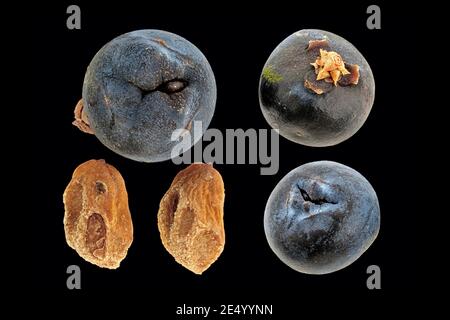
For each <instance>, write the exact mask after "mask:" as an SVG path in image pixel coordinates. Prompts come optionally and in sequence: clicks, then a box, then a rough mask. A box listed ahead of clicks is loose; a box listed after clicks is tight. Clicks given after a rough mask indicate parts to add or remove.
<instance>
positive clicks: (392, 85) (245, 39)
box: [24, 1, 418, 313]
mask: <svg viewBox="0 0 450 320" xmlns="http://www.w3.org/2000/svg"><path fill="white" fill-rule="evenodd" d="M69 4H72V3H60V4H52V5H48V6H47V7H45V8H41V9H43V10H42V12H41V14H39V15H36V16H37V17H38V19H39V23H38V24H37V27H36V28H35V30H33V53H34V55H33V57H34V59H35V61H34V68H35V69H34V77H35V79H34V83H35V86H34V88H33V90H36V96H39V97H40V101H41V102H42V106H41V107H42V108H36V109H35V115H34V116H35V118H34V120H35V121H34V122H35V126H36V128H37V129H38V130H36V132H37V133H36V135H35V137H34V139H35V144H34V145H33V148H34V155H35V159H36V161H35V172H34V173H35V175H36V176H35V178H36V179H35V182H36V188H37V192H36V193H35V194H34V197H35V199H34V203H35V212H34V214H33V216H34V220H33V223H35V228H34V229H35V230H37V234H36V237H35V239H36V240H35V241H34V243H33V245H34V250H33V261H34V265H35V266H36V267H35V268H34V270H35V271H36V276H35V277H33V278H34V279H35V280H37V282H36V285H37V287H38V288H52V289H54V290H55V291H56V290H58V291H61V292H62V291H68V290H67V288H66V278H67V274H66V268H67V266H69V265H71V264H76V265H79V266H80V267H81V275H82V290H81V291H82V292H87V291H90V290H91V289H103V288H106V289H112V290H115V289H133V288H140V289H144V290H147V289H148V290H163V289H167V288H171V289H173V290H174V291H177V292H178V293H180V297H179V300H176V301H172V303H174V304H175V303H178V302H181V303H183V302H186V303H188V302H190V301H194V302H196V303H202V302H205V301H209V300H208V299H211V295H214V294H218V293H219V292H228V291H232V292H235V293H243V292H245V293H246V294H248V296H249V297H250V296H252V295H254V296H257V295H258V293H261V292H266V293H267V294H266V295H265V299H264V300H257V301H254V302H255V303H262V302H265V303H273V302H272V299H274V300H275V299H276V297H277V296H278V295H279V294H280V292H283V290H284V289H291V290H294V291H296V292H298V294H301V293H302V292H308V291H309V290H313V289H333V288H338V289H341V288H349V289H354V290H362V291H367V288H366V279H367V274H366V268H367V266H369V265H371V264H376V265H379V266H380V268H381V271H382V288H383V289H382V290H389V289H392V288H407V287H411V286H414V285H415V270H414V268H415V267H414V265H415V260H414V259H415V258H414V252H415V232H416V231H415V230H416V226H415V216H416V212H415V210H416V208H415V206H414V203H413V202H411V201H403V200H404V199H407V198H408V197H409V198H410V197H411V196H412V197H414V193H415V192H416V191H414V184H415V156H416V155H415V134H414V130H415V125H414V124H415V123H414V122H415V107H414V104H415V101H414V99H415V97H414V90H413V88H412V87H411V83H410V81H409V80H408V79H411V78H410V77H409V75H411V74H412V72H414V69H411V68H409V67H408V66H411V65H413V64H414V57H413V56H412V53H409V52H408V53H406V54H405V53H403V52H402V51H401V50H400V49H399V47H402V46H403V44H405V43H408V44H409V45H411V44H412V43H413V34H414V26H413V23H414V21H413V17H412V16H411V15H409V12H406V11H404V8H401V9H396V8H393V7H391V6H389V5H387V4H384V3H382V4H380V6H381V10H382V17H381V19H382V29H381V30H368V29H367V28H366V19H367V17H368V15H367V14H366V8H367V6H368V5H369V4H371V3H366V4H364V3H363V4H357V5H351V6H349V5H342V4H341V3H334V4H326V3H322V2H320V3H319V2H310V3H297V4H289V5H287V4H284V3H281V2H279V3H278V2H274V3H272V4H270V6H269V5H267V6H266V5H262V4H261V5H258V6H255V7H254V8H246V9H244V8H241V7H238V6H233V7H232V6H225V5H220V6H219V5H216V4H214V5H213V4H212V3H211V4H203V5H198V6H195V7H194V6H192V5H186V4H185V5H182V6H180V5H178V4H175V3H173V2H168V3H167V4H164V3H163V2H161V3H159V5H158V6H157V5H156V4H155V3H153V4H152V3H151V2H149V3H147V4H145V2H142V3H139V4H136V3H132V2H129V1H126V2H123V3H121V4H112V3H108V4H107V5H106V4H105V5H104V6H100V5H98V6H93V5H92V4H89V3H88V2H81V3H80V2H79V3H78V4H79V5H80V7H81V24H82V28H81V30H68V29H67V28H66V19H67V16H68V15H67V14H66V8H67V6H68V5H69ZM306 28H316V29H323V30H327V31H331V32H333V33H336V34H338V35H340V36H342V37H344V38H346V39H347V40H349V41H350V42H351V43H353V44H354V45H355V46H356V47H357V48H358V49H359V51H360V52H361V53H362V54H363V55H364V56H365V57H366V59H367V61H368V62H369V64H370V66H371V68H372V71H373V73H374V77H375V83H376V95H375V104H374V106H373V109H372V112H371V114H370V116H369V118H368V120H367V121H366V123H365V124H364V126H363V127H362V128H361V129H360V130H359V131H358V132H357V134H355V135H354V136H353V137H352V138H350V139H349V140H347V141H345V142H343V143H341V144H339V145H337V146H333V147H327V148H310V147H305V146H302V145H298V144H295V143H292V142H290V141H288V140H286V139H284V138H282V137H280V169H279V171H278V173H277V174H276V175H273V176H261V175H260V167H261V166H260V165H215V168H216V169H217V170H219V172H220V173H221V174H222V176H223V179H224V182H225V189H226V198H225V228H226V246H225V250H224V252H223V253H222V255H221V257H220V258H219V259H218V260H217V262H215V263H214V264H213V265H212V267H211V268H210V269H209V270H207V271H206V272H205V273H204V274H203V275H202V276H197V275H195V274H193V273H191V272H190V271H188V270H186V269H184V268H183V267H181V266H180V265H179V264H177V263H176V262H175V261H174V260H173V258H172V257H171V256H170V255H169V254H168V253H167V252H166V250H165V249H164V248H163V246H162V244H161V241H160V239H159V232H158V229H157V224H156V214H157V212H158V206H159V201H160V199H161V197H162V196H163V195H164V193H165V192H166V191H167V189H168V187H169V185H170V183H171V181H172V179H173V177H174V176H175V175H176V173H177V172H178V171H179V170H181V169H182V168H184V167H185V165H181V166H176V165H174V164H173V163H172V162H171V161H166V162H162V163H151V164H148V163H138V162H134V161H132V160H128V159H125V158H122V157H120V156H118V155H116V154H115V153H113V152H111V151H109V150H108V149H107V148H106V147H104V146H103V145H102V144H101V143H100V142H99V141H98V140H97V139H96V138H95V137H94V136H91V135H87V134H84V133H82V132H80V131H79V130H78V129H77V128H75V127H74V126H72V125H71V122H72V120H73V109H74V106H75V104H76V103H77V101H78V100H79V99H80V97H81V87H82V83H83V77H84V72H85V70H86V67H87V66H88V64H89V62H90V60H91V59H92V57H93V56H94V54H95V53H96V52H97V51H98V50H99V49H100V48H101V47H102V46H103V45H104V44H105V43H107V42H108V41H110V40H111V39H113V38H114V37H116V36H118V35H120V34H122V33H125V32H129V31H132V30H137V29H161V30H166V31H170V32H173V33H176V34H178V35H180V36H182V37H184V38H186V39H188V40H189V41H190V42H192V43H193V44H195V45H196V46H197V47H198V48H199V49H200V50H201V51H202V52H203V53H204V54H205V56H206V57H207V59H208V60H209V62H210V64H211V67H212V69H213V71H214V74H215V77H216V82H217V90H218V97H217V105H216V111H215V114H214V117H213V120H212V122H211V125H210V128H218V129H220V130H222V131H223V132H224V130H225V129H226V128H243V129H248V128H257V129H258V128H266V129H269V126H268V124H267V123H266V121H265V120H264V118H263V115H262V113H261V111H260V107H259V102H258V82H259V77H260V73H261V70H262V67H263V65H264V63H265V61H266V60H267V58H268V57H269V55H270V53H271V52H272V50H273V49H274V48H275V47H276V46H277V45H278V44H279V43H280V42H281V41H282V40H284V39H285V38H286V37H287V36H289V35H290V34H292V33H294V32H296V31H298V30H301V29H306ZM399 70H402V71H401V72H399ZM43 92H45V94H42V93H43ZM24 94H25V92H24ZM44 107H45V108H44ZM89 159H105V160H106V161H107V162H108V163H110V164H112V165H114V166H115V167H116V168H117V169H118V170H119V171H120V172H121V174H122V176H123V177H124V179H125V181H126V185H127V190H128V195H129V206H130V210H131V213H132V218H133V225H134V241H133V244H132V246H131V247H130V249H129V252H128V255H127V257H126V259H125V260H124V261H123V262H122V264H121V267H120V268H119V269H117V270H106V269H101V268H98V267H96V266H94V265H91V264H89V263H87V262H85V261H84V260H83V259H81V258H80V257H79V256H78V255H77V253H76V252H75V251H74V250H72V249H71V248H69V247H68V245H67V244H66V242H65V238H64V229H63V223H62V221H63V215H64V207H63V203H62V194H63V191H64V189H65V187H66V185H67V184H68V182H69V181H70V178H71V175H72V172H73V170H74V169H75V167H76V166H78V165H79V164H80V163H82V162H84V161H87V160H89ZM317 160H332V161H337V162H341V163H343V164H345V165H348V166H350V167H352V168H354V169H356V170H357V171H359V172H360V173H361V174H363V175H364V176H365V177H366V178H367V179H368V180H369V181H370V182H371V184H372V186H373V187H374V189H375V190H376V191H377V194H378V197H379V201H380V207H381V230H380V234H379V236H378V238H377V239H376V241H375V242H374V244H373V245H372V246H371V247H370V248H369V249H368V250H367V252H366V253H364V254H363V255H362V257H361V258H360V259H359V260H357V261H356V262H355V263H353V264H352V265H351V266H349V267H347V268H345V269H343V270H341V271H338V272H335V273H332V274H328V275H321V276H311V275H305V274H301V273H297V272H295V271H293V270H291V269H290V268H288V267H287V266H285V265H284V264H283V263H282V262H281V261H279V260H278V258H277V257H276V256H275V255H274V254H273V253H272V251H271V249H270V248H269V246H268V244H267V241H266V239H265V235H264V229H263V214H264V208H265V204H266V200H267V199H268V197H269V195H270V193H271V191H272V189H273V188H274V187H275V185H276V184H277V183H278V181H279V180H280V179H281V178H282V177H283V176H284V175H285V174H286V173H288V172H289V171H290V170H292V169H294V168H296V167H297V166H299V165H301V164H304V163H306V162H310V161H317ZM416 196H418V195H416ZM190 290H194V292H196V293H194V294H193V295H191V294H189V295H186V296H183V292H188V291H190ZM297 290H298V291H297ZM124 292H127V291H124ZM201 292H203V293H206V296H205V295H202V294H201ZM197 295H198V296H197ZM196 297H203V298H201V299H200V298H199V299H197V300H195V299H196ZM239 302H240V303H242V301H236V303H239ZM217 303H222V300H219V301H217ZM167 312H169V313H171V312H173V310H172V309H168V311H167Z"/></svg>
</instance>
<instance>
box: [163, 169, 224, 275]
mask: <svg viewBox="0 0 450 320" xmlns="http://www.w3.org/2000/svg"><path fill="white" fill-rule="evenodd" d="M224 198H225V191H224V184H223V180H222V177H221V175H220V173H219V172H218V171H217V170H215V169H214V168H213V167H212V165H208V164H203V163H194V164H192V165H190V166H189V167H188V168H186V169H184V170H182V171H180V172H179V173H178V174H177V175H176V177H175V179H174V180H173V182H172V184H171V186H170V188H169V190H168V191H167V192H166V194H165V195H164V197H163V198H162V200H161V203H160V206H159V212H158V228H159V232H160V235H161V240H162V243H163V245H164V247H165V248H166V250H167V251H168V252H169V253H170V254H171V255H172V256H173V257H174V258H175V260H176V261H177V262H178V263H180V264H181V265H182V266H184V267H185V268H186V269H189V270H190V271H192V272H194V273H196V274H202V273H203V272H204V271H205V270H206V269H208V268H209V267H210V266H211V264H213V263H214V262H215V261H216V260H217V259H218V257H219V256H220V254H221V253H222V251H223V248H224V245H225V230H224V222H223V206H224Z"/></svg>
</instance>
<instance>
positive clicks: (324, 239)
mask: <svg viewBox="0 0 450 320" xmlns="http://www.w3.org/2000/svg"><path fill="white" fill-rule="evenodd" d="M379 228H380V208H379V205H378V199H377V195H376V193H375V191H374V190H373V188H372V186H371V185H370V183H369V182H368V181H367V180H366V179H365V178H364V177H363V176H362V175H361V174H360V173H358V172H357V171H355V170H353V169H351V168H349V167H347V166H344V165H342V164H339V163H336V162H331V161H318V162H311V163H307V164H305V165H302V166H300V167H298V168H296V169H294V170H292V171H291V172H289V173H288V174H287V175H286V176H285V177H284V178H283V179H282V180H281V181H280V182H279V183H278V184H277V186H276V187H275V189H274V190H273V191H272V194H271V195H270V197H269V200H268V202H267V205H266V210H265V214H264V229H265V232H266V237H267V240H268V242H269V245H270V247H271V248H272V250H273V252H274V253H275V254H276V255H277V256H278V258H280V259H281V261H283V262H284V263H285V264H287V265H288V266H289V267H291V268H292V269H294V270H296V271H299V272H303V273H309V274H325V273H331V272H335V271H337V270H340V269H342V268H345V267H346V266H348V265H350V264H351V263H353V262H354V261H355V260H356V259H358V258H359V257H360V256H361V255H362V254H363V253H364V251H366V250H367V248H369V246H370V245H371V244H372V242H373V241H374V240H375V238H376V237H377V235H378V231H379Z"/></svg>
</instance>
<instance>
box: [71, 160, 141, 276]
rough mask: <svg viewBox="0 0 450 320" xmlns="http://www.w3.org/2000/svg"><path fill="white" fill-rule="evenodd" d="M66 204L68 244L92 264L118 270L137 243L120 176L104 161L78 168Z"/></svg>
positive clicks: (92, 162)
mask: <svg viewBox="0 0 450 320" xmlns="http://www.w3.org/2000/svg"><path fill="white" fill-rule="evenodd" d="M63 201H64V209H65V214H64V231H65V234H66V241H67V244H68V245H69V246H70V247H71V248H73V249H75V250H76V251H77V253H78V254H79V255H80V256H81V257H82V258H83V259H85V260H86V261H88V262H90V263H93V264H95V265H97V266H99V267H103V268H109V269H116V268H118V267H119V265H120V262H121V261H122V260H123V259H124V258H125V256H126V254H127V251H128V248H129V247H130V245H131V243H132V241H133V224H132V221H131V215H130V211H129V209H128V195H127V191H126V188H125V182H124V181H123V178H122V176H121V175H120V173H119V172H118V171H117V170H116V169H115V168H114V167H113V166H111V165H109V164H107V163H106V162H105V161H104V160H89V161H87V162H85V163H83V164H81V165H80V166H78V167H77V168H76V169H75V171H74V173H73V176H72V180H71V181H70V183H69V185H68V186H67V188H66V190H65V191H64V195H63Z"/></svg>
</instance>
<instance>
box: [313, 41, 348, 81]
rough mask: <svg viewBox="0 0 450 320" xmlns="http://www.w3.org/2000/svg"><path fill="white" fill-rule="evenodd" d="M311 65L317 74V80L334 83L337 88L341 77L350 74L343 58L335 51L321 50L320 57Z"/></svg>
mask: <svg viewBox="0 0 450 320" xmlns="http://www.w3.org/2000/svg"><path fill="white" fill-rule="evenodd" d="M311 65H312V66H313V67H314V70H315V72H316V74H317V78H316V80H324V79H325V81H329V82H333V84H334V85H335V86H337V83H338V81H339V79H340V78H341V76H343V75H344V76H345V75H347V74H350V72H349V71H348V70H347V69H346V68H345V64H344V61H343V60H342V57H341V56H340V55H339V54H338V53H337V52H334V51H327V50H323V49H320V56H319V57H317V59H316V61H315V62H313V63H311ZM330 78H331V79H330Z"/></svg>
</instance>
